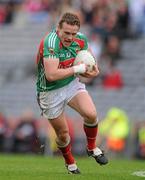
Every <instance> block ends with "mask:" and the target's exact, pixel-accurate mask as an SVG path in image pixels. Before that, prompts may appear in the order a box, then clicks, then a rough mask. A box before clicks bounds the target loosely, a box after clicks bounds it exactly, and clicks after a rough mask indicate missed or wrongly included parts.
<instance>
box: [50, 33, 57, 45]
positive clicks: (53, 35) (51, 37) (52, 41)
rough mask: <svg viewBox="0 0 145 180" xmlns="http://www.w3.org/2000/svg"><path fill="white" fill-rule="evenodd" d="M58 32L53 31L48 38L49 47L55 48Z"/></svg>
mask: <svg viewBox="0 0 145 180" xmlns="http://www.w3.org/2000/svg"><path fill="white" fill-rule="evenodd" d="M56 36H57V35H56V33H55V32H53V33H51V34H50V37H49V40H48V48H49V47H50V48H55V40H56Z"/></svg>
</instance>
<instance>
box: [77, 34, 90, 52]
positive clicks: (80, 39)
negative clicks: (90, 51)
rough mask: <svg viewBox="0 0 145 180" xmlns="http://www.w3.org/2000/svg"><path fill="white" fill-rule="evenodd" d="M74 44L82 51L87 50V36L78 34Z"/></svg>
mask: <svg viewBox="0 0 145 180" xmlns="http://www.w3.org/2000/svg"><path fill="white" fill-rule="evenodd" d="M74 42H76V43H77V44H79V46H80V48H81V49H87V48H88V38H87V36H86V35H85V34H83V33H81V32H78V33H77V34H76V37H75V38H74Z"/></svg>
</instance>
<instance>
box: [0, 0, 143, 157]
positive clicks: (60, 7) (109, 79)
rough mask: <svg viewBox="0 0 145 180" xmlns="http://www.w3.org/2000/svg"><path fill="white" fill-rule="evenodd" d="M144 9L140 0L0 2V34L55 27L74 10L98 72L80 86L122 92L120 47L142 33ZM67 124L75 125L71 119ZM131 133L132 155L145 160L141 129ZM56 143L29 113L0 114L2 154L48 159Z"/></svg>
mask: <svg viewBox="0 0 145 180" xmlns="http://www.w3.org/2000/svg"><path fill="white" fill-rule="evenodd" d="M144 8H145V1H143V0H138V1H136V0H80V1H77V0H0V28H1V26H25V24H29V23H31V24H33V23H38V24H40V26H41V23H44V22H45V23H48V26H51V27H53V25H54V24H55V23H56V22H57V21H58V19H56V17H59V16H60V14H61V13H62V12H64V11H68V10H75V11H76V12H77V13H78V15H79V17H80V19H81V23H82V24H83V26H82V30H83V31H85V32H87V35H88V37H89V41H90V46H91V49H92V51H93V53H94V55H95V57H96V58H97V61H98V63H99V66H100V68H101V75H100V78H99V79H98V78H97V79H91V80H90V79H86V78H85V79H83V78H82V81H85V82H86V83H88V85H94V83H99V84H101V85H102V87H103V88H105V89H117V90H118V89H120V88H123V86H124V82H123V79H122V72H120V71H119V70H118V69H117V68H116V64H117V62H118V61H120V60H121V56H122V54H121V51H120V49H121V43H122V41H123V40H124V39H127V38H136V37H138V36H139V35H140V34H142V33H145V23H144V19H145V11H144ZM32 73H34V72H32ZM68 119H69V117H68ZM69 122H70V123H73V121H71V120H70V119H69ZM80 126H81V123H80ZM71 127H72V129H71ZM135 127H136V128H135V130H134V132H133V133H134V134H133V141H134V140H135V144H137V145H138V146H137V148H135V147H134V149H135V153H134V155H135V156H137V157H141V158H145V135H144V134H145V128H144V123H141V125H140V124H138V126H135ZM129 128H130V127H129ZM76 129H78V127H76V126H75V124H73V125H70V130H71V134H72V139H74V143H76V146H75V148H76V149H74V151H75V152H76V154H82V155H83V154H84V153H85V152H84V151H83V147H82V148H81V149H80V146H79V142H80V141H82V134H81V133H80V134H79V133H78V132H79V131H77V130H76ZM77 133H78V134H77ZM74 134H75V136H74ZM127 135H129V133H127ZM105 136H107V135H105V134H104V137H105ZM80 137H81V138H80ZM127 137H128V136H127ZM54 139H55V134H54V132H53V131H52V130H51V128H50V127H49V124H48V122H47V121H45V120H44V121H41V120H40V119H36V118H35V115H33V114H32V112H27V113H26V114H23V115H21V117H19V118H16V117H10V118H7V115H4V114H3V112H0V152H7V153H12V152H13V153H17V152H19V153H24V152H25V153H37V154H45V153H46V154H49V155H50V154H52V153H57V149H56V146H55V144H54ZM126 142H127V141H126ZM77 144H78V146H77ZM46 151H47V152H46Z"/></svg>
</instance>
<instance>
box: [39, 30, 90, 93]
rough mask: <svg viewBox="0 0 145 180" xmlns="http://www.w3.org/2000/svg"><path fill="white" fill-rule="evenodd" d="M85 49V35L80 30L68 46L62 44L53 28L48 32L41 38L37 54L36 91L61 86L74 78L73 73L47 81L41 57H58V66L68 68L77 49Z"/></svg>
mask: <svg viewBox="0 0 145 180" xmlns="http://www.w3.org/2000/svg"><path fill="white" fill-rule="evenodd" d="M86 49H88V40H87V37H86V36H85V35H84V34H82V33H80V32H78V33H77V35H76V36H75V38H74V41H73V42H72V44H71V45H70V46H69V47H64V46H63V45H62V43H61V41H60V38H59V36H58V34H57V32H56V31H55V30H54V31H51V32H50V33H48V34H47V35H46V36H45V38H43V39H42V40H41V42H40V45H39V51H38V54H37V61H36V63H37V91H38V92H44V91H50V90H54V89H58V88H61V87H63V86H65V85H67V84H69V83H70V82H71V81H72V80H73V79H74V78H75V76H74V75H73V76H70V77H67V78H65V79H61V80H56V81H53V82H49V81H48V80H47V79H46V76H45V73H44V65H43V57H45V58H48V61H49V58H59V68H68V67H71V66H73V62H74V60H75V57H76V55H77V53H78V51H80V50H86Z"/></svg>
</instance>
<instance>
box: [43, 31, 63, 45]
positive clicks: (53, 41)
mask: <svg viewBox="0 0 145 180" xmlns="http://www.w3.org/2000/svg"><path fill="white" fill-rule="evenodd" d="M59 43H60V39H59V37H58V35H57V33H56V31H55V30H52V31H51V32H49V33H47V35H46V36H45V38H44V45H45V46H47V47H50V48H57V47H58V46H59Z"/></svg>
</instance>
